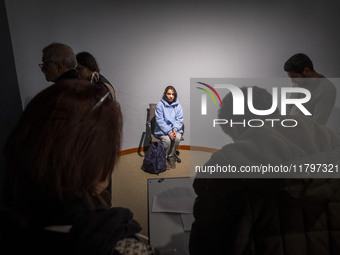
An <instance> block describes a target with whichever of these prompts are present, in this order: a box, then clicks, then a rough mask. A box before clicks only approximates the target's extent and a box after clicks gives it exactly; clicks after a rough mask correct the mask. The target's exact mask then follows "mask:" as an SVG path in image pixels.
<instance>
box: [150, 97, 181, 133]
mask: <svg viewBox="0 0 340 255" xmlns="http://www.w3.org/2000/svg"><path fill="white" fill-rule="evenodd" d="M155 116H156V126H155V131H154V134H155V136H156V137H157V138H160V137H161V136H163V135H169V134H171V133H172V130H174V129H175V130H176V132H179V133H181V134H183V130H182V126H183V110H182V106H181V104H180V103H179V102H178V100H177V99H176V101H174V102H173V103H172V104H169V103H168V102H167V101H166V100H165V99H163V98H162V99H161V101H160V102H159V103H158V104H157V106H156V111H155Z"/></svg>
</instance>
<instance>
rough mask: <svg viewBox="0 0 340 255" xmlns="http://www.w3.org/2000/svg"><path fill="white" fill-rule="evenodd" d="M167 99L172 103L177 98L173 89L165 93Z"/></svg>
mask: <svg viewBox="0 0 340 255" xmlns="http://www.w3.org/2000/svg"><path fill="white" fill-rule="evenodd" d="M165 98H166V101H168V102H169V103H172V102H173V101H174V99H175V93H174V91H173V90H172V89H168V91H167V92H166V94H165Z"/></svg>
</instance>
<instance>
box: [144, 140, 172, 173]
mask: <svg viewBox="0 0 340 255" xmlns="http://www.w3.org/2000/svg"><path fill="white" fill-rule="evenodd" d="M142 169H143V170H144V171H145V172H148V173H150V174H159V173H161V172H164V171H165V170H166V158H165V150H164V146H163V144H162V143H161V142H154V143H152V144H151V145H150V147H149V149H148V150H147V151H146V153H145V156H144V160H143V165H142Z"/></svg>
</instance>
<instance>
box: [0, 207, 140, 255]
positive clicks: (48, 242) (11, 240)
mask: <svg viewBox="0 0 340 255" xmlns="http://www.w3.org/2000/svg"><path fill="white" fill-rule="evenodd" d="M84 208H86V207H84V206H82V205H80V206H79V204H78V205H76V203H75V204H74V205H72V203H69V204H68V205H66V206H65V205H64V206H60V207H59V208H57V207H56V209H55V213H50V212H49V210H47V211H46V213H47V214H49V215H48V216H46V217H44V216H43V215H40V218H41V219H40V220H38V219H37V220H36V221H35V222H34V224H30V226H29V227H27V228H22V227H19V226H18V224H17V221H16V220H11V218H10V217H8V215H3V217H2V220H3V219H6V222H5V223H4V222H3V224H2V225H3V226H2V231H3V236H2V238H1V247H2V249H3V250H6V249H5V248H4V247H6V248H7V250H8V251H11V253H9V254H39V255H40V254H41V255H42V254H52V255H53V254H58V255H60V254H72V255H77V254H79V255H111V254H119V253H114V247H115V246H116V244H117V242H118V241H119V240H121V239H124V238H126V237H132V236H134V234H135V233H137V232H139V231H140V230H141V228H140V226H139V224H138V223H137V222H136V221H134V220H133V219H132V216H133V214H132V212H131V211H130V210H129V209H125V208H109V207H98V208H97V210H96V211H94V212H91V211H89V210H84ZM60 229H66V230H60Z"/></svg>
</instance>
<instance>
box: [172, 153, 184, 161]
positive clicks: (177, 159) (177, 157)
mask: <svg viewBox="0 0 340 255" xmlns="http://www.w3.org/2000/svg"><path fill="white" fill-rule="evenodd" d="M178 155H179V151H176V154H175V155H174V157H175V158H176V161H177V163H181V162H182V160H181V159H180V157H179V156H178Z"/></svg>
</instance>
